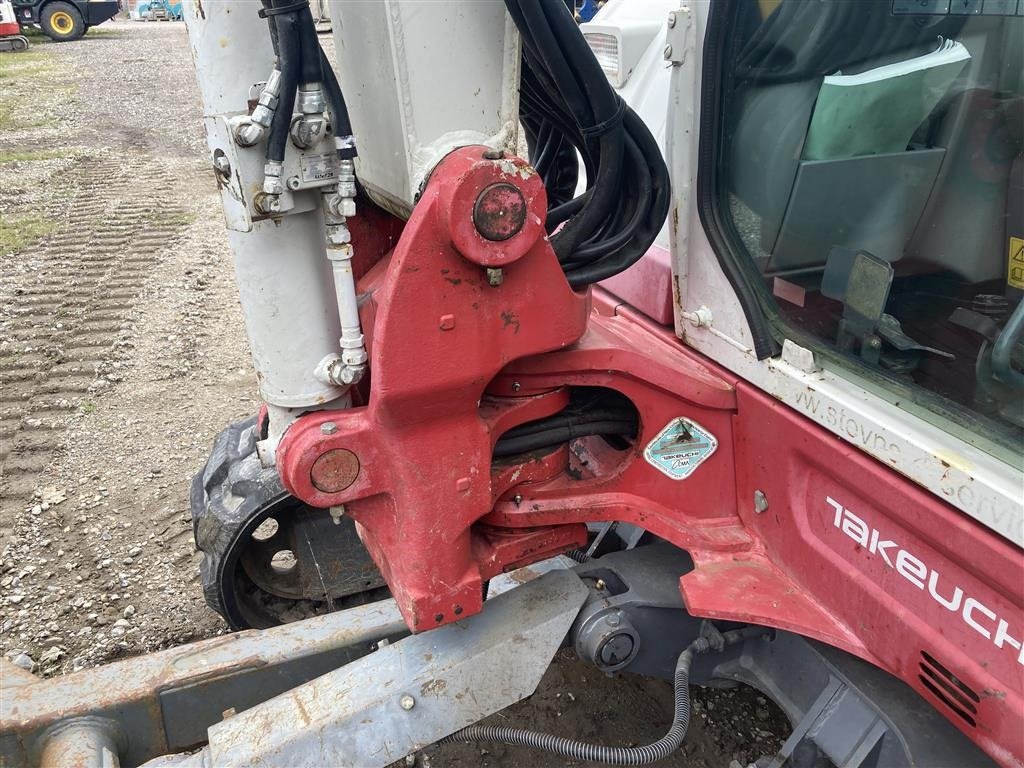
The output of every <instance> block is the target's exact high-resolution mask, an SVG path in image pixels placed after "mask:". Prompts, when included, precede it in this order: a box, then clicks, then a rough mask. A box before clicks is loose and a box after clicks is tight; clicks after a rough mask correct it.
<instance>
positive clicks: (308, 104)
mask: <svg viewBox="0 0 1024 768" xmlns="http://www.w3.org/2000/svg"><path fill="white" fill-rule="evenodd" d="M295 106H296V107H298V109H299V112H301V113H302V114H304V115H322V114H323V112H324V110H325V109H327V102H326V101H324V92H323V89H322V88H321V87H320V83H303V84H302V85H300V86H299V90H298V92H297V93H296V94H295Z"/></svg>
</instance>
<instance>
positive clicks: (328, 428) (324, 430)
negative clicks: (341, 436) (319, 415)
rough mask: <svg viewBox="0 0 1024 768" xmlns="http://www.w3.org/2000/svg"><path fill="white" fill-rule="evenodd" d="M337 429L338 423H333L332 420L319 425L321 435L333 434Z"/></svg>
mask: <svg viewBox="0 0 1024 768" xmlns="http://www.w3.org/2000/svg"><path fill="white" fill-rule="evenodd" d="M337 431H338V425H337V424H335V423H334V422H333V421H325V422H324V423H323V424H321V425H320V434H321V435H333V434H334V433H335V432H337Z"/></svg>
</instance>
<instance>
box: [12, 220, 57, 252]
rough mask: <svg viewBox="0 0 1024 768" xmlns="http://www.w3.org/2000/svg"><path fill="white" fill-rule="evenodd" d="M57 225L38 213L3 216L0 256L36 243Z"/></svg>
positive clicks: (54, 221)
mask: <svg viewBox="0 0 1024 768" xmlns="http://www.w3.org/2000/svg"><path fill="white" fill-rule="evenodd" d="M57 223H58V222H57V221H56V220H55V219H54V218H53V217H52V216H47V215H45V214H40V213H25V214H14V215H8V216H4V217H3V219H2V220H0V254H3V255H7V254H9V253H14V252H16V251H20V250H21V249H22V248H24V247H25V246H26V245H31V244H32V243H35V242H38V241H39V240H40V239H42V238H44V237H46V236H47V235H48V234H50V233H51V232H53V230H54V229H56V228H57Z"/></svg>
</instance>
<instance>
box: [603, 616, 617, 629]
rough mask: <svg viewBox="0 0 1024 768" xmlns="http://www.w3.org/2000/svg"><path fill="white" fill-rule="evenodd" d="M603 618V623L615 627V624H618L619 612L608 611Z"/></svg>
mask: <svg viewBox="0 0 1024 768" xmlns="http://www.w3.org/2000/svg"><path fill="white" fill-rule="evenodd" d="M604 620H605V623H606V624H608V626H609V627H617V626H619V621H620V620H619V614H617V613H609V614H608V615H607V616H605V619H604Z"/></svg>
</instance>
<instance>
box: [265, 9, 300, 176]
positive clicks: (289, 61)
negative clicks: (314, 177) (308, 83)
mask: <svg viewBox="0 0 1024 768" xmlns="http://www.w3.org/2000/svg"><path fill="white" fill-rule="evenodd" d="M272 24H276V26H277V43H278V51H277V66H278V69H280V70H281V90H280V92H279V95H278V103H277V109H276V110H275V111H274V119H273V120H271V122H270V135H269V137H268V138H267V160H268V162H272V163H282V162H284V152H285V147H286V146H287V145H288V131H289V129H290V128H291V124H292V113H293V112H295V91H296V89H297V88H298V87H299V75H300V69H301V68H302V50H301V47H300V38H299V27H298V23H297V21H296V18H295V14H294V13H281V14H277V15H275V16H273V17H272Z"/></svg>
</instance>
